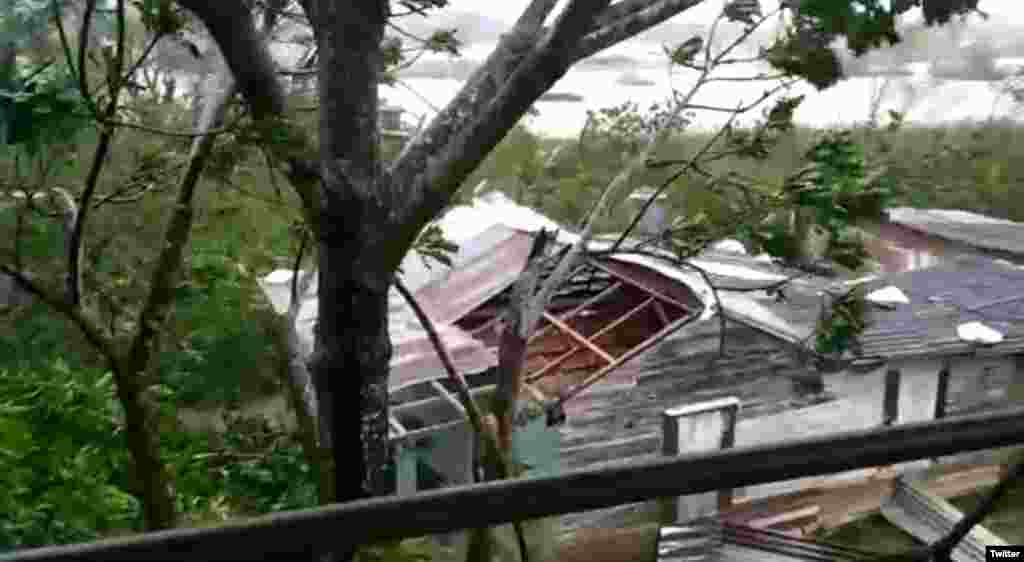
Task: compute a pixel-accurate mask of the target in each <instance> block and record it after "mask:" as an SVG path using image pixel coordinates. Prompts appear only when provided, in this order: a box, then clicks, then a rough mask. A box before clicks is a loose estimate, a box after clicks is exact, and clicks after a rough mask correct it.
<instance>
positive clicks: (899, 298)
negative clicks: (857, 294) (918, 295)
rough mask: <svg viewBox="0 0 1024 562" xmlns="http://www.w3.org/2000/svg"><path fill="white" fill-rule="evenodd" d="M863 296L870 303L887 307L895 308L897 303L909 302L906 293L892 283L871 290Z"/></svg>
mask: <svg viewBox="0 0 1024 562" xmlns="http://www.w3.org/2000/svg"><path fill="white" fill-rule="evenodd" d="M865 298H866V299H867V301H868V302H870V303H872V304H877V305H878V306H884V307H887V308H896V305H897V304H910V299H909V298H908V297H907V295H906V293H904V292H903V291H901V290H900V289H899V288H898V287H894V286H892V285H889V286H888V287H883V288H881V289H878V290H876V291H871V292H870V293H868V295H867V297H865Z"/></svg>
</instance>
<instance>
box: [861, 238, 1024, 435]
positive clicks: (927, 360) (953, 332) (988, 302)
mask: <svg viewBox="0 0 1024 562" xmlns="http://www.w3.org/2000/svg"><path fill="white" fill-rule="evenodd" d="M867 289H868V290H869V292H868V293H867V299H868V301H869V302H872V303H874V304H875V308H874V310H873V311H872V312H871V317H872V318H871V321H870V326H869V328H868V329H867V330H866V331H865V332H864V333H863V334H862V335H861V337H860V349H859V350H858V351H859V353H858V354H857V356H856V361H858V362H863V363H868V362H873V364H874V365H875V366H876V367H877V368H875V369H874V370H873V375H867V376H876V377H879V378H880V380H884V383H883V386H884V387H885V392H886V411H887V413H886V418H887V419H890V420H891V421H901V422H902V421H923V420H930V419H934V418H936V417H942V416H945V415H947V414H949V413H966V412H972V411H977V410H978V409H982V408H991V407H998V406H1000V405H1005V404H1006V403H1007V402H1008V400H1009V398H1008V396H1007V390H1008V387H1009V385H1011V384H1013V383H1019V382H1022V381H1024V355H1022V354H1024V267H1022V266H1015V265H1012V264H1009V263H1007V262H1005V261H1001V260H993V259H990V258H986V257H978V256H971V255H964V256H958V257H955V258H952V259H947V260H945V261H943V262H942V263H940V264H939V265H936V266H932V267H929V268H926V269H919V270H914V271H907V272H903V273H898V274H895V275H891V276H887V277H885V278H882V279H876V280H874V281H870V282H868V286H867ZM896 411H898V412H899V416H898V417H899V419H898V420H895V419H893V417H894V416H895V412H896Z"/></svg>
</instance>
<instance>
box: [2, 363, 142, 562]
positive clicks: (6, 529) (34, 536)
mask: <svg viewBox="0 0 1024 562" xmlns="http://www.w3.org/2000/svg"><path fill="white" fill-rule="evenodd" d="M112 397H113V384H112V381H111V377H110V375H109V374H103V373H102V372H100V371H97V370H90V369H71V368H69V367H68V366H67V364H66V363H64V362H63V361H61V360H53V361H51V362H49V363H48V364H46V365H42V366H37V367H36V368H35V369H31V370H29V369H5V370H0V487H2V488H3V490H4V494H0V550H9V549H14V548H22V547H32V546H43V545H48V544H54V543H68V542H78V541H88V540H92V539H95V538H97V537H98V536H100V535H101V534H103V533H107V532H113V531H118V530H131V529H135V528H138V526H139V523H140V521H141V520H140V506H139V503H138V501H137V500H136V499H135V498H134V497H132V496H131V495H130V494H129V493H127V491H126V490H125V487H124V485H123V484H124V483H125V482H126V474H125V472H124V467H126V466H127V462H126V461H127V454H126V452H125V448H124V445H123V443H122V439H121V435H120V427H119V425H118V423H117V422H116V421H115V420H116V419H117V418H118V416H119V414H118V412H117V408H116V405H115V402H114V400H113V399H112Z"/></svg>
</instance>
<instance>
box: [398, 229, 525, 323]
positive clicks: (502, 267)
mask: <svg viewBox="0 0 1024 562" xmlns="http://www.w3.org/2000/svg"><path fill="white" fill-rule="evenodd" d="M484 236H486V237H487V241H488V244H487V247H486V250H484V249H482V248H481V247H478V248H476V250H477V251H475V252H474V253H475V254H476V255H475V256H474V258H473V259H471V260H468V261H467V262H465V263H463V264H460V265H459V266H458V267H456V268H454V269H452V270H451V271H450V272H449V273H448V274H447V275H445V276H444V277H441V278H438V279H435V280H433V281H431V282H430V283H427V284H426V285H425V286H423V287H422V288H421V289H420V290H418V291H416V300H417V301H419V303H420V306H422V307H423V309H424V310H425V311H426V312H427V315H429V316H430V318H431V319H433V320H434V321H435V322H438V323H441V324H451V323H453V322H456V321H457V320H459V319H460V318H462V317H463V316H465V315H466V314H469V313H470V312H471V311H472V310H473V309H475V308H477V307H479V306H480V305H482V304H484V303H485V302H487V301H488V300H490V299H491V298H492V297H494V296H496V295H498V294H499V293H501V292H502V291H504V290H505V289H507V288H509V287H510V286H511V285H512V284H513V283H515V280H516V278H517V277H519V274H520V272H522V270H523V266H524V264H525V263H526V258H527V256H529V253H530V247H531V246H532V244H533V238H532V236H531V235H530V234H529V233H526V232H522V231H519V230H514V229H511V228H508V227H505V226H502V225H494V226H493V227H491V228H490V229H488V230H487V231H485V232H484V233H483V234H481V235H480V236H478V237H476V238H474V240H477V241H478V239H479V238H481V237H484ZM470 244H476V245H477V246H480V244H478V243H476V242H473V241H471V242H470Z"/></svg>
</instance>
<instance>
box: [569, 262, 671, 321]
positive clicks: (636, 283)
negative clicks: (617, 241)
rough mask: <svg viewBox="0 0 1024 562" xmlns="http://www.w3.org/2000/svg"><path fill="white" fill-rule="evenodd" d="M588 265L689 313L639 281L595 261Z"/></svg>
mask: <svg viewBox="0 0 1024 562" xmlns="http://www.w3.org/2000/svg"><path fill="white" fill-rule="evenodd" d="M588 263H589V264H590V265H592V266H594V267H596V268H597V269H600V270H601V271H603V272H605V273H607V274H608V275H611V276H612V277H614V278H616V279H618V280H619V281H622V282H623V283H625V284H627V285H632V286H633V287H636V288H637V289H640V290H641V291H643V292H645V293H647V294H648V295H651V296H652V297H654V298H656V299H658V300H659V301H661V302H663V303H665V304H669V305H672V306H674V307H675V308H678V309H679V310H682V311H683V312H686V313H689V312H690V307H688V306H686V305H685V304H683V303H681V302H679V301H677V300H676V299H674V298H672V297H669V296H666V295H663V294H661V293H660V292H658V291H656V290H654V289H652V288H650V287H648V286H646V285H644V284H643V283H641V282H639V281H636V280H635V279H630V278H629V277H626V276H625V275H622V274H620V273H619V272H617V271H615V270H614V269H611V268H610V267H608V266H606V265H604V264H601V263H598V262H597V261H595V260H590V261H589V262H588Z"/></svg>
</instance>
